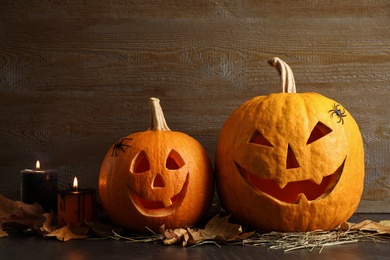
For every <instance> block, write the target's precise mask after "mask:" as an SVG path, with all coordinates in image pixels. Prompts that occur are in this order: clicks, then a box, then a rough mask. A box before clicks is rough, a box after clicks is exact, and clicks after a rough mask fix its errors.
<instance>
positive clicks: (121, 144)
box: [111, 138, 133, 157]
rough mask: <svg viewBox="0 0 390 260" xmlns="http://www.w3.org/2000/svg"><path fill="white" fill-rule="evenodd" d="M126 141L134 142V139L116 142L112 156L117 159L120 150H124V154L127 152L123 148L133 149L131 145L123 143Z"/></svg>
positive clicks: (122, 139)
mask: <svg viewBox="0 0 390 260" xmlns="http://www.w3.org/2000/svg"><path fill="white" fill-rule="evenodd" d="M125 140H133V139H132V138H121V139H119V140H118V141H116V142H115V144H114V146H113V147H112V153H111V156H114V155H115V157H118V150H122V152H125V150H124V149H123V146H125V147H131V146H130V145H128V144H124V143H123V142H124V141H125Z"/></svg>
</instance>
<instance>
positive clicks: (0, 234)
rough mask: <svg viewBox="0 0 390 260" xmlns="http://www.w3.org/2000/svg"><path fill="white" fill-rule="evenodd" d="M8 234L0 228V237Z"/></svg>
mask: <svg viewBox="0 0 390 260" xmlns="http://www.w3.org/2000/svg"><path fill="white" fill-rule="evenodd" d="M7 236H8V234H7V232H5V231H4V230H2V229H0V237H7Z"/></svg>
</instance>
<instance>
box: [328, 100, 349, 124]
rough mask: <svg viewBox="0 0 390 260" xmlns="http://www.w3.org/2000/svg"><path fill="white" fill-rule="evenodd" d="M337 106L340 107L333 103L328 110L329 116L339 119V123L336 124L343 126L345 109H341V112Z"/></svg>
mask: <svg viewBox="0 0 390 260" xmlns="http://www.w3.org/2000/svg"><path fill="white" fill-rule="evenodd" d="M339 106H340V104H336V103H334V105H333V107H332V109H331V110H329V111H328V112H330V116H331V117H333V116H334V115H336V116H337V117H338V118H339V121H337V123H340V122H341V124H344V118H343V117H346V116H347V115H346V114H345V109H344V108H343V110H342V111H341V109H339Z"/></svg>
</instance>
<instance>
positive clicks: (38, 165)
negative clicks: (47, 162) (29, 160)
mask: <svg viewBox="0 0 390 260" xmlns="http://www.w3.org/2000/svg"><path fill="white" fill-rule="evenodd" d="M35 168H36V169H37V170H39V169H40V168H41V163H40V162H39V160H38V161H37V162H36V163H35Z"/></svg>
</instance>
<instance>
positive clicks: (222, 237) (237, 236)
mask: <svg viewBox="0 0 390 260" xmlns="http://www.w3.org/2000/svg"><path fill="white" fill-rule="evenodd" d="M229 217H230V216H225V217H219V215H217V216H215V217H214V218H212V219H211V220H210V221H209V222H208V223H207V224H206V226H205V228H204V229H192V228H187V229H183V228H177V229H165V228H164V225H163V226H162V227H161V233H162V234H163V235H164V236H165V239H164V240H163V242H164V244H166V245H171V244H175V243H178V242H182V245H183V246H189V245H196V244H200V243H202V242H204V241H214V242H222V243H226V242H233V241H241V240H243V239H246V238H248V237H249V236H251V235H253V234H254V233H255V232H254V231H253V232H246V233H243V232H242V228H241V225H238V224H232V223H229Z"/></svg>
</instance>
